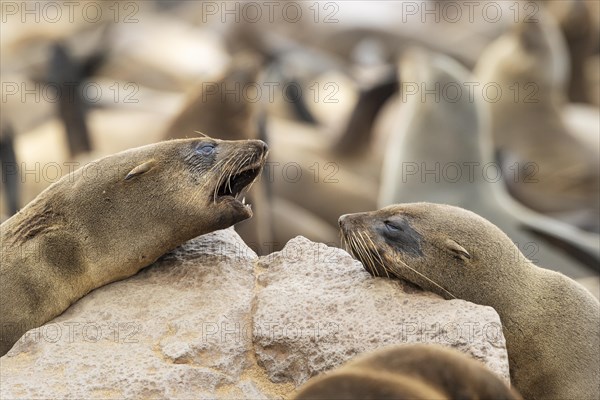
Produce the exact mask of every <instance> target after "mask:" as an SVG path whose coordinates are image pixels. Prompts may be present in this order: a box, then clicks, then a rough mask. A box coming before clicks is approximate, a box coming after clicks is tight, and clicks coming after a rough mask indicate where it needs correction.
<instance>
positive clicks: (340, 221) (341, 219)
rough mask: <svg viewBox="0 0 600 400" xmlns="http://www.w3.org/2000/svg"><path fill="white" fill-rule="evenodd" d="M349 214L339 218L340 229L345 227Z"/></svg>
mask: <svg viewBox="0 0 600 400" xmlns="http://www.w3.org/2000/svg"><path fill="white" fill-rule="evenodd" d="M348 215H349V214H344V215H342V216H341V217H339V218H338V225H339V226H340V228H341V227H342V226H343V225H344V220H345V219H346V218H348Z"/></svg>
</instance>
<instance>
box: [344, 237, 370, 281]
mask: <svg viewBox="0 0 600 400" xmlns="http://www.w3.org/2000/svg"><path fill="white" fill-rule="evenodd" d="M348 240H349V243H350V252H351V253H352V256H353V257H354V258H356V259H357V260H359V261H361V262H362V264H363V266H365V267H366V269H367V271H369V272H370V273H371V267H370V266H369V265H365V263H364V262H363V261H362V258H363V257H362V253H361V251H360V248H359V247H358V245H357V244H356V239H355V238H354V235H353V234H349V235H348Z"/></svg>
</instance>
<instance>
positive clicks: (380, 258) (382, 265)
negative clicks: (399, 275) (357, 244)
mask: <svg viewBox="0 0 600 400" xmlns="http://www.w3.org/2000/svg"><path fill="white" fill-rule="evenodd" d="M361 236H362V235H361ZM366 236H367V239H368V240H369V242H371V245H372V246H373V251H374V252H375V255H376V256H377V259H378V260H379V264H381V268H383V270H384V271H385V276H386V277H388V278H389V277H390V274H389V273H388V269H387V267H386V266H385V263H384V262H383V258H382V257H381V254H380V253H379V249H378V248H377V246H375V243H374V242H373V239H371V237H370V236H369V235H366Z"/></svg>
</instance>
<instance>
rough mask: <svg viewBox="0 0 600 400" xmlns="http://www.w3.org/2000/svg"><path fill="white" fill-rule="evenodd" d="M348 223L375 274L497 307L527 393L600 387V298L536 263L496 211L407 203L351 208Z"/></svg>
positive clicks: (565, 393) (350, 243)
mask: <svg viewBox="0 0 600 400" xmlns="http://www.w3.org/2000/svg"><path fill="white" fill-rule="evenodd" d="M390 221H394V222H393V223H390ZM339 225H340V229H341V236H342V244H344V245H345V247H346V248H347V249H348V251H349V253H351V254H352V255H353V256H354V257H356V258H357V259H358V260H360V261H361V262H362V263H363V265H364V267H365V269H366V270H367V271H368V272H369V273H370V274H372V275H374V276H385V277H393V278H398V279H403V280H406V281H408V282H411V283H413V284H416V285H418V286H420V287H422V288H423V289H426V290H430V291H432V292H434V293H437V294H439V295H440V296H443V297H444V298H446V299H453V298H459V299H464V300H467V301H471V302H473V303H477V304H481V305H486V306H491V307H493V308H494V309H495V310H496V311H497V312H498V314H499V316H500V319H501V321H502V325H503V331H504V336H505V338H506V342H507V350H508V356H509V361H510V375H511V381H512V383H513V384H514V386H515V387H516V388H517V389H518V391H519V392H520V393H522V394H523V396H524V398H527V399H529V398H532V399H598V398H599V397H600V304H599V303H598V300H597V299H596V298H594V297H593V296H592V295H591V294H590V293H589V292H588V291H587V290H586V289H585V288H583V287H582V286H581V285H579V284H578V283H576V282H575V281H573V280H572V279H570V278H568V277H566V276H564V275H563V274H561V273H558V272H554V271H550V270H547V269H545V268H540V267H538V266H536V265H534V264H533V263H532V262H531V261H529V260H528V259H527V258H526V257H525V256H524V255H523V254H522V253H521V252H520V251H519V249H518V248H517V247H516V246H515V245H514V243H513V242H512V241H511V239H510V238H509V237H508V236H506V235H505V234H504V233H503V232H502V231H501V230H500V229H499V228H497V227H496V226H495V225H493V224H492V223H490V222H489V221H487V220H486V219H484V218H482V217H480V216H479V215H477V214H475V213H473V212H470V211H467V210H465V209H462V208H459V207H454V206H448V205H442V204H433V203H406V204H399V205H393V206H389V207H385V208H382V209H380V210H377V211H372V212H364V213H356V214H348V215H343V216H342V217H340V219H339ZM398 228H401V229H398Z"/></svg>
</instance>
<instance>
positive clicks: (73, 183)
mask: <svg viewBox="0 0 600 400" xmlns="http://www.w3.org/2000/svg"><path fill="white" fill-rule="evenodd" d="M266 154H267V146H266V144H265V143H264V142H262V141H259V140H244V141H221V140H215V139H211V138H199V139H187V140H171V141H165V142H160V143H156V144H152V145H148V146H144V147H139V148H135V149H130V150H127V151H124V152H121V153H117V154H114V155H111V156H108V157H105V158H102V159H99V160H97V161H95V162H93V163H90V164H87V165H86V166H84V167H82V168H80V169H78V170H76V171H74V172H72V173H70V174H68V175H66V176H65V177H63V178H62V179H61V180H59V181H58V182H56V183H55V184H53V185H51V186H50V187H49V188H48V189H46V190H45V191H44V192H42V193H41V194H40V195H39V196H38V197H37V198H36V199H34V200H33V201H32V202H31V203H30V204H28V205H27V206H26V207H25V208H23V209H22V210H21V211H20V212H18V213H17V214H15V215H14V216H13V217H11V218H10V219H8V220H7V221H6V222H4V223H3V224H2V225H1V226H0V231H1V239H2V256H1V261H2V263H1V265H0V304H2V310H1V313H0V324H1V326H2V336H1V341H0V355H4V354H5V353H6V352H7V351H8V350H9V349H10V348H11V347H12V345H13V344H14V343H15V342H16V341H17V340H18V339H19V338H20V337H21V335H22V334H24V333H25V332H26V331H27V330H29V329H32V328H35V327H38V326H40V325H42V324H44V323H46V322H47V321H49V320H50V319H52V318H54V317H56V316H57V315H59V314H60V313H62V312H63V311H64V310H65V309H67V308H68V307H69V306H70V305H71V304H72V303H74V302H75V301H76V300H78V299H79V298H81V297H82V296H84V295H85V294H87V293H88V292H90V291H91V290H93V289H95V288H97V287H100V286H102V285H105V284H107V283H110V282H113V281H117V280H120V279H123V278H126V277H129V276H131V275H133V274H135V273H136V272H138V271H139V270H140V269H142V268H143V267H146V266H148V265H150V264H151V263H153V262H154V261H155V260H156V259H158V258H159V257H160V256H162V255H163V254H165V253H166V252H168V251H170V250H172V249H173V248H175V247H177V246H179V245H180V244H182V243H184V242H185V241H187V240H189V239H192V238H194V237H196V236H199V235H202V234H205V233H208V232H212V231H215V230H218V229H224V228H227V227H229V226H231V225H233V224H235V223H237V222H240V221H242V220H245V219H247V218H250V217H251V216H252V211H251V209H250V207H249V206H247V205H245V204H244V202H243V201H239V200H238V199H237V197H238V196H239V195H240V192H241V191H242V190H244V189H245V188H246V187H247V186H248V185H249V184H250V183H251V182H253V181H254V180H255V179H256V177H257V176H258V175H259V173H260V171H261V169H262V167H263V165H264V162H265V158H266Z"/></svg>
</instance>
